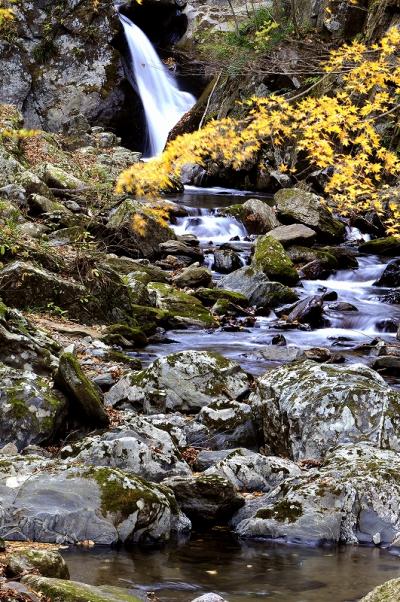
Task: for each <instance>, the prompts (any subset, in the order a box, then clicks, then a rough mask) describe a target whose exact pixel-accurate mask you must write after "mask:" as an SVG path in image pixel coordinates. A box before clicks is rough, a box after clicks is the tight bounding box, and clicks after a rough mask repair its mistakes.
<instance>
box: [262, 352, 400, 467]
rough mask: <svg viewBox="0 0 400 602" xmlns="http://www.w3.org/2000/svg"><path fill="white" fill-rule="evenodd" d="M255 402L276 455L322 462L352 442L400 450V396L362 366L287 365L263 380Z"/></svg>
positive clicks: (312, 363)
mask: <svg viewBox="0 0 400 602" xmlns="http://www.w3.org/2000/svg"><path fill="white" fill-rule="evenodd" d="M250 402H251V403H252V404H253V408H254V411H256V412H257V411H258V412H259V415H260V417H261V420H262V423H263V430H264V439H265V444H266V445H267V446H268V448H269V449H270V450H271V452H272V453H273V454H276V455H282V456H285V457H289V458H292V459H295V460H299V459H302V458H317V459H319V458H321V457H323V456H324V455H325V453H326V452H327V450H328V449H329V448H330V447H332V446H335V445H338V444H340V443H344V442H349V441H352V442H354V443H356V442H359V441H368V442H370V443H371V444H373V445H375V446H377V447H382V448H385V449H386V448H387V449H393V450H397V451H398V450H400V438H399V437H400V418H399V410H400V393H398V392H396V391H395V390H393V389H391V388H390V387H389V386H388V385H387V384H386V383H385V381H384V380H383V379H382V377H380V376H379V374H378V373H377V372H375V371H374V370H371V369H370V368H367V367H366V366H364V365H362V364H354V365H351V366H334V365H326V364H318V363H315V362H312V361H309V360H307V361H305V362H303V363H301V364H299V365H290V366H283V367H281V368H278V369H277V370H272V371H270V372H267V373H266V374H265V375H264V376H263V377H261V378H260V379H259V380H258V390H257V391H256V392H255V393H254V394H253V395H251V396H250Z"/></svg>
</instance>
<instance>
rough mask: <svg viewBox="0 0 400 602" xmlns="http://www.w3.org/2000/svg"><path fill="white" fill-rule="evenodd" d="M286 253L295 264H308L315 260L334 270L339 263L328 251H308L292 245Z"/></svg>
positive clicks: (305, 248)
mask: <svg viewBox="0 0 400 602" xmlns="http://www.w3.org/2000/svg"><path fill="white" fill-rule="evenodd" d="M286 253H287V254H288V256H289V257H290V259H291V260H292V261H293V263H295V264H304V263H309V262H310V261H315V260H316V259H317V260H319V261H322V262H323V263H324V265H326V267H328V268H332V269H336V268H338V267H339V263H338V261H337V259H336V257H335V256H334V255H333V254H332V253H330V252H329V251H328V250H322V249H309V248H308V247H302V246H300V245H293V246H291V247H289V248H288V249H286Z"/></svg>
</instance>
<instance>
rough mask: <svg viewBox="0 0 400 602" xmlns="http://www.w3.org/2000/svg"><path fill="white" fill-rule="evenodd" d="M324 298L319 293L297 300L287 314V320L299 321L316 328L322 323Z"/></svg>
mask: <svg viewBox="0 0 400 602" xmlns="http://www.w3.org/2000/svg"><path fill="white" fill-rule="evenodd" d="M323 310H324V300H323V297H322V296H320V295H312V296H310V297H306V298H305V299H302V300H301V301H298V302H297V303H296V304H295V305H294V307H293V309H292V310H291V311H290V313H289V314H288V316H287V318H286V319H287V321H288V322H300V324H309V325H310V326H312V327H315V328H317V327H318V326H321V325H322V324H323V318H322V315H323Z"/></svg>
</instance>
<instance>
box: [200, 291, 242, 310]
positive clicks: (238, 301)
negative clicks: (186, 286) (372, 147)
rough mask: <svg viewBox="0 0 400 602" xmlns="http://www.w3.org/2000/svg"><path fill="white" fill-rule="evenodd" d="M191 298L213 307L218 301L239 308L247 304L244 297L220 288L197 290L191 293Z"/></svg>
mask: <svg viewBox="0 0 400 602" xmlns="http://www.w3.org/2000/svg"><path fill="white" fill-rule="evenodd" d="M193 296H194V297H196V298H197V299H199V300H200V301H201V302H202V303H203V304H204V305H208V306H209V305H214V304H215V303H216V302H217V301H219V300H220V299H224V300H226V301H230V302H231V303H234V304H235V305H239V306H240V307H246V306H247V305H248V304H249V301H248V299H247V297H246V296H245V295H242V294H241V293H236V292H234V291H227V290H224V289H221V288H199V289H197V291H195V292H194V293H193Z"/></svg>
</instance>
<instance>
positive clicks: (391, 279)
mask: <svg viewBox="0 0 400 602" xmlns="http://www.w3.org/2000/svg"><path fill="white" fill-rule="evenodd" d="M374 286H387V287H399V286H400V259H393V260H392V261H389V263H388V265H387V266H386V268H385V270H384V272H383V274H382V276H380V278H378V280H376V281H375V282H374Z"/></svg>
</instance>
